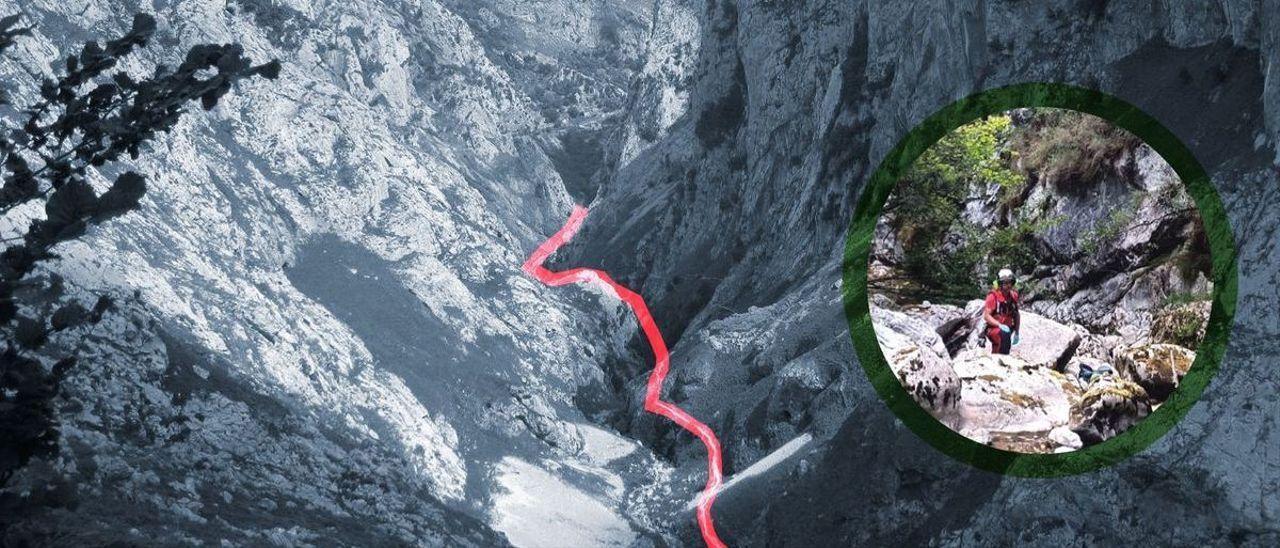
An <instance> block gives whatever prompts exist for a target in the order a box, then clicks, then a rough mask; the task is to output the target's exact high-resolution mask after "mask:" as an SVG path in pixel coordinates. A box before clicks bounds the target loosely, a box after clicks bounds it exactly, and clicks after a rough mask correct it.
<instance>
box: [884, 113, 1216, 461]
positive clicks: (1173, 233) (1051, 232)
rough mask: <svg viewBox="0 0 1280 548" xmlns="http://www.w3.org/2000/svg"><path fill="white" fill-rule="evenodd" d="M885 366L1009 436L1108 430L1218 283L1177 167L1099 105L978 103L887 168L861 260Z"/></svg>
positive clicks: (1204, 314)
mask: <svg viewBox="0 0 1280 548" xmlns="http://www.w3.org/2000/svg"><path fill="white" fill-rule="evenodd" d="M867 271H868V279H867V283H868V291H869V294H870V306H871V318H872V323H873V325H874V328H875V332H876V340H877V342H878V343H879V344H880V347H881V351H882V352H883V353H884V356H885V359H886V360H888V363H889V367H890V368H891V369H892V370H893V372H894V373H895V375H896V377H897V378H898V381H899V382H900V383H901V384H902V386H903V388H904V389H906V390H907V391H908V392H909V393H910V394H911V396H912V398H914V399H915V401H916V402H917V403H918V404H920V405H921V406H922V407H924V408H925V409H926V410H927V411H929V412H930V413H931V414H932V415H933V416H934V417H935V418H937V419H938V420H939V421H941V422H942V423H943V424H945V425H947V426H949V427H951V428H952V429H954V430H956V431H957V432H959V433H960V434H962V435H964V436H965V437H967V438H969V439H972V440H974V441H976V442H979V443H982V444H986V445H989V446H991V447H995V448H998V449H1003V450H1006V451H1014V452H1019V453H1060V452H1066V451H1075V450H1078V449H1081V448H1083V447H1086V446H1089V445H1094V444H1097V443H1101V442H1103V441H1105V440H1107V439H1110V438H1113V437H1115V436H1116V435H1118V434H1120V433H1122V432H1124V431H1125V430H1127V429H1129V428H1130V427H1132V426H1133V425H1135V424H1137V423H1138V422H1139V421H1142V420H1143V419H1145V418H1147V416H1148V415H1150V414H1151V412H1152V411H1153V410H1155V409H1158V408H1159V407H1160V405H1161V404H1162V403H1163V402H1164V401H1165V399H1166V398H1168V396H1169V395H1170V394H1172V393H1173V391H1174V390H1175V389H1176V388H1177V387H1178V383H1179V381H1181V380H1182V378H1183V377H1184V376H1185V375H1186V373H1187V371H1188V370H1189V369H1190V368H1191V364H1192V363H1193V362H1194V361H1195V357H1196V349H1197V348H1198V346H1199V344H1200V341H1201V339H1202V338H1203V337H1204V331H1205V327H1206V325H1207V323H1208V319H1209V310H1210V305H1211V302H1210V300H1211V298H1212V295H1213V283H1212V282H1211V281H1210V280H1211V276H1212V260H1211V256H1210V251H1209V246H1208V240H1207V238H1206V235H1205V230H1204V223H1203V222H1202V220H1201V218H1200V214H1199V210H1198V209H1197V208H1196V205H1195V202H1194V201H1192V199H1191V197H1190V195H1189V194H1188V193H1187V189H1186V186H1185V185H1184V184H1183V182H1182V181H1181V179H1179V177H1178V174H1177V173H1176V172H1175V171H1174V170H1173V168H1172V167H1171V166H1170V165H1169V164H1168V162H1166V161H1165V160H1164V159H1163V158H1161V157H1160V155H1159V154H1158V153H1157V152H1156V151H1155V150H1153V149H1152V148H1151V147H1150V146H1148V145H1147V144H1145V143H1143V142H1142V140H1141V139H1139V138H1137V137H1136V136H1134V135H1133V134H1132V133H1129V132H1128V131H1125V130H1124V129H1121V128H1118V127H1116V126H1115V125H1113V124H1111V123H1110V122H1108V121H1106V120H1105V119H1102V118H1099V117H1097V116H1093V115H1090V114H1085V113H1082V112H1078V111H1074V110H1066V109H1056V108H1022V109H1015V110H1009V111H1005V112H1001V113H997V114H992V115H989V116H985V117H983V118H980V119H977V120H974V121H972V122H969V123H968V124H965V125H963V126H961V127H958V128H956V129H954V130H952V131H951V132H950V133H948V134H946V135H945V136H944V137H942V139H940V140H938V141H937V142H936V143H934V144H933V145H931V146H930V147H929V148H927V149H925V151H924V152H923V153H922V154H921V155H920V156H919V157H918V158H916V160H915V162H913V163H912V164H911V166H910V167H909V168H908V169H907V170H906V172H905V173H903V174H902V176H901V177H900V178H899V180H898V181H897V183H896V185H895V186H894V189H893V191H892V192H891V193H890V194H889V198H888V201H887V202H886V203H885V206H884V208H883V210H882V212H881V215H880V219H879V221H878V222H877V224H876V229H875V237H874V239H873V240H872V245H871V254H870V258H869V262H868V265H867Z"/></svg>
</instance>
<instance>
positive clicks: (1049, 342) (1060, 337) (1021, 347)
mask: <svg viewBox="0 0 1280 548" xmlns="http://www.w3.org/2000/svg"><path fill="white" fill-rule="evenodd" d="M1018 337H1019V341H1018V344H1017V345H1016V346H1014V347H1013V348H1012V350H1011V351H1010V352H1009V353H1010V354H1011V355H1013V356H1014V357H1017V358H1021V359H1022V360H1024V361H1026V362H1028V363H1031V364H1037V365H1049V366H1052V367H1053V368H1054V369H1057V370H1059V371H1061V370H1062V368H1063V367H1064V366H1066V365H1067V362H1068V361H1070V360H1071V357H1072V356H1074V355H1075V351H1076V348H1077V347H1078V346H1080V334H1079V333H1076V332H1075V331H1074V330H1073V329H1071V328H1070V327H1067V326H1066V325H1063V324H1060V323H1058V322H1055V321H1053V320H1050V319H1049V318H1046V317H1044V316H1041V315H1039V314H1036V313H1034V312H1026V311H1023V312H1022V325H1021V328H1020V329H1019V334H1018Z"/></svg>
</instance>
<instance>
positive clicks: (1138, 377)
mask: <svg viewBox="0 0 1280 548" xmlns="http://www.w3.org/2000/svg"><path fill="white" fill-rule="evenodd" d="M1115 355H1116V356H1115V364H1116V370H1117V371H1119V373H1120V374H1121V375H1123V376H1124V377H1125V378H1126V379H1129V380H1131V381H1133V382H1136V383H1138V384H1139V385H1140V386H1142V388H1143V389H1145V390H1146V392H1147V395H1148V396H1150V397H1151V398H1152V399H1153V400H1155V401H1158V402H1159V401H1164V400H1165V398H1168V397H1169V394H1171V393H1172V392H1173V391H1174V389H1176V388H1177V387H1178V383H1180V382H1182V377H1183V376H1184V375H1186V374H1187V370H1188V369H1191V364H1192V362H1194V361H1195V359H1196V353H1195V352H1193V351H1191V350H1188V349H1186V348H1183V347H1181V346H1178V345H1174V344H1164V343H1155V344H1145V345H1139V346H1132V347H1122V348H1118V349H1117V350H1116V352H1115Z"/></svg>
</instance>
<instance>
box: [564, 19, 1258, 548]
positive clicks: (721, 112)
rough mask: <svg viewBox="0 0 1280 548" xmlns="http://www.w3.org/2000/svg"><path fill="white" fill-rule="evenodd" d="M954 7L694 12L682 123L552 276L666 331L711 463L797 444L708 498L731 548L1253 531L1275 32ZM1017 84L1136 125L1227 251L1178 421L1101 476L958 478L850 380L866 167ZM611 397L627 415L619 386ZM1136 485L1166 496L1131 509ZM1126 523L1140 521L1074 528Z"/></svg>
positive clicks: (616, 185) (607, 203)
mask: <svg viewBox="0 0 1280 548" xmlns="http://www.w3.org/2000/svg"><path fill="white" fill-rule="evenodd" d="M962 4H963V5H956V4H955V3H944V2H916V3H897V4H892V5H889V4H876V5H869V4H867V3H863V2H823V1H818V2H805V3H800V4H787V5H785V6H784V5H782V4H777V3H754V2H733V1H721V2H706V3H700V4H695V8H696V10H697V12H698V14H699V18H700V20H701V21H702V30H701V33H700V35H699V38H698V41H697V42H698V44H699V45H700V49H699V54H698V56H697V61H696V64H695V65H694V66H692V67H690V68H689V69H688V70H687V71H686V72H684V73H681V74H679V75H676V76H671V77H667V79H666V80H665V81H666V82H680V83H685V82H688V84H687V85H688V89H689V90H690V95H689V98H688V112H687V113H686V115H685V116H684V117H683V118H681V119H679V120H677V121H676V123H674V124H672V125H671V126H669V127H666V128H665V129H664V134H665V136H661V137H658V138H655V139H654V140H652V141H651V142H648V143H646V146H644V147H642V148H641V151H640V152H639V153H637V154H636V155H635V156H634V158H633V159H631V160H630V162H624V163H622V164H620V165H619V166H618V169H617V171H616V172H615V173H614V174H613V175H612V178H611V179H609V180H608V181H607V183H606V186H605V187H604V188H602V190H601V194H600V196H599V198H598V199H597V203H596V205H595V211H596V214H595V217H594V218H593V219H592V220H591V221H589V222H588V225H587V229H586V232H585V235H584V236H585V238H586V240H587V241H588V243H587V244H585V245H583V246H582V247H581V248H580V249H579V250H578V252H577V253H576V255H575V257H574V260H575V261H582V262H591V263H595V264H602V265H605V266H607V267H609V268H610V269H611V270H612V271H614V272H616V273H618V274H620V275H621V277H622V278H623V279H626V280H627V281H629V282H631V283H633V284H634V286H636V287H639V288H641V289H642V291H643V292H644V293H645V294H646V295H647V296H648V297H649V299H650V303H651V305H653V307H654V308H655V310H656V312H657V313H658V314H659V315H660V316H661V317H663V318H665V319H666V321H667V322H668V323H670V324H671V325H672V327H671V328H670V333H669V334H670V335H671V336H672V337H673V338H678V343H677V344H676V346H675V353H674V356H675V357H674V360H675V361H674V362H673V369H674V370H676V371H678V372H682V373H680V378H679V379H678V383H679V384H680V386H679V387H678V388H675V389H673V393H675V394H678V395H679V397H677V398H676V399H677V401H681V402H682V404H683V405H686V406H687V407H688V408H690V409H692V410H695V414H700V415H701V416H703V417H707V418H708V419H709V420H710V421H711V422H712V423H713V424H715V425H716V426H717V431H718V432H723V433H724V434H723V435H724V436H725V437H726V438H728V441H727V443H726V444H727V445H728V446H729V447H730V449H731V454H730V462H732V463H733V465H734V466H740V465H741V464H747V463H750V462H752V461H753V460H755V459H757V458H759V456H761V455H765V454H768V453H769V452H770V451H773V450H775V449H777V448H779V447H780V446H782V444H785V443H786V442H787V441H789V439H790V436H793V435H796V434H798V433H800V432H807V433H812V434H814V435H815V438H814V441H812V442H809V443H808V445H806V449H805V450H804V451H802V452H800V453H798V454H797V456H795V457H794V458H793V459H791V460H790V461H788V462H790V463H792V464H794V465H795V466H794V467H793V468H792V469H791V471H790V472H779V473H778V474H777V477H776V478H775V479H774V480H771V481H773V483H772V484H771V486H770V487H769V488H768V491H769V492H771V493H774V495H773V496H771V497H768V498H767V499H764V500H759V499H754V498H752V497H751V496H749V495H746V494H744V495H743V496H742V497H741V498H738V497H736V496H735V494H734V493H733V492H732V491H730V492H728V493H726V494H725V495H724V497H723V498H722V499H721V500H722V501H723V502H721V504H722V510H721V514H720V516H721V519H722V520H723V522H724V523H725V526H724V527H725V529H726V530H729V531H732V533H731V536H730V538H732V539H733V540H735V541H737V542H739V543H743V544H749V545H751V544H759V545H764V544H772V545H777V544H796V545H800V544H804V543H806V542H811V541H817V540H818V539H831V538H836V539H842V541H844V542H850V543H856V542H876V541H880V542H884V541H888V540H890V539H892V540H893V541H895V542H901V541H902V540H903V539H908V540H909V541H910V540H918V541H928V540H932V541H938V542H979V541H980V542H996V543H1001V542H1015V541H1041V542H1052V541H1054V540H1055V539H1057V540H1063V539H1073V538H1093V539H1103V538H1106V539H1111V540H1118V541H1120V542H1126V541H1129V542H1132V541H1137V540H1138V539H1143V538H1153V537H1154V538H1165V539H1170V540H1174V541H1177V542H1193V541H1195V540H1196V539H1211V538H1217V537H1221V535H1224V534H1229V535H1234V536H1233V537H1232V538H1237V539H1241V540H1244V539H1250V540H1253V541H1256V542H1265V539H1268V538H1274V536H1275V534H1276V532H1275V530H1274V526H1273V525H1270V524H1269V522H1270V520H1271V519H1272V518H1274V511H1273V510H1271V508H1273V507H1274V506H1275V505H1276V494H1275V492H1276V491H1275V489H1273V488H1270V487H1268V488H1264V490H1263V492H1264V493H1266V494H1263V495H1261V498H1260V499H1259V498H1257V497H1256V496H1255V495H1256V494H1257V490H1256V486H1257V485H1259V484H1263V485H1271V486H1274V485H1275V483H1276V481H1277V479H1276V478H1277V476H1278V475H1280V470H1278V469H1277V468H1276V467H1275V466H1274V465H1272V464H1270V463H1269V460H1268V459H1269V456H1270V455H1271V454H1272V453H1273V451H1272V450H1271V449H1268V448H1267V447H1269V446H1274V445H1275V442H1276V439H1275V436H1274V435H1272V434H1270V433H1269V432H1272V431H1273V430H1274V428H1273V424H1274V415H1275V411H1276V404H1275V402H1274V401H1273V400H1272V399H1268V398H1264V400H1261V401H1259V400H1257V399H1256V397H1255V396H1245V394H1256V392H1255V391H1254V390H1253V388H1251V387H1252V386H1256V385H1258V384H1259V383H1262V384H1267V383H1274V382H1275V379H1276V373H1275V370H1274V368H1271V367H1269V366H1267V365H1265V364H1266V363H1267V361H1268V359H1269V358H1268V357H1269V356H1272V355H1273V354H1274V353H1275V352H1276V349H1275V348H1273V346H1274V345H1271V344H1270V343H1267V342H1264V341H1265V340H1268V339H1269V338H1270V336H1269V335H1267V334H1270V333H1273V332H1274V331H1276V329H1277V324H1276V321H1275V320H1274V319H1273V318H1272V317H1271V312H1270V309H1271V308H1272V307H1273V306H1274V304H1275V298H1274V297H1275V295H1274V289H1273V288H1274V287H1275V283H1276V274H1275V270H1276V269H1275V267H1274V266H1273V265H1269V264H1267V260H1266V257H1267V256H1268V255H1269V253H1270V252H1269V250H1270V249H1271V248H1272V247H1274V238H1275V233H1274V230H1275V228H1274V226H1275V224H1276V220H1277V217H1278V216H1280V212H1277V211H1276V209H1275V208H1274V207H1273V206H1272V205H1271V204H1270V200H1272V199H1273V198H1275V197H1276V187H1275V185H1274V184H1271V183H1272V182H1273V179H1274V174H1273V169H1274V168H1273V165H1274V164H1273V162H1274V159H1275V158H1276V152H1277V149H1276V147H1275V143H1276V136H1277V135H1280V133H1278V131H1280V109H1277V106H1276V105H1277V102H1276V101H1277V99H1276V93H1275V90H1274V89H1273V88H1274V82H1271V81H1270V80H1269V79H1267V77H1266V71H1265V67H1266V66H1269V65H1271V64H1273V63H1275V62H1276V59H1275V55H1277V53H1276V52H1277V49H1276V48H1275V44H1276V39H1277V30H1276V28H1277V24H1278V23H1280V21H1278V20H1277V17H1280V13H1277V12H1276V11H1275V10H1274V8H1273V7H1272V6H1263V5H1261V4H1256V3H1250V2H1219V3H1215V4H1213V5H1212V6H1211V7H1207V8H1204V9H1196V10H1190V9H1182V8H1180V7H1178V6H1174V5H1172V4H1170V3H1156V4H1141V3H1118V2H1105V3H1070V2H1067V3H1048V4H1045V3H1039V4H1029V3H1009V2H994V1H987V2H974V3H962ZM655 80H661V78H660V77H657V76H651V75H646V76H642V78H641V82H643V83H644V85H646V86H656V85H659V84H656V83H654V81H655ZM1027 81H1056V82H1065V83H1072V84H1077V85H1084V86H1088V87H1094V88H1097V89H1101V90H1103V91H1105V92H1108V93H1112V94H1115V95H1118V96H1120V97H1121V98H1123V99H1125V100H1127V101H1130V102H1132V103H1134V104H1136V105H1138V106H1139V107H1140V108H1142V109H1143V110H1145V111H1146V112H1148V113H1150V114H1152V115H1153V116H1155V117H1156V118H1157V119H1159V120H1160V121H1161V122H1162V123H1163V124H1165V125H1166V126H1167V127H1169V128H1170V129H1171V130H1172V131H1173V132H1174V133H1175V134H1177V135H1178V136H1179V137H1180V138H1181V139H1182V140H1183V141H1184V142H1185V143H1187V144H1188V146H1190V147H1191V149H1192V151H1193V152H1195V154H1196V155H1197V157H1198V158H1199V159H1200V161H1201V162H1202V163H1203V164H1204V165H1205V167H1206V168H1207V169H1208V170H1209V171H1210V175H1211V177H1212V178H1213V181H1214V183H1215V185H1216V186H1217V189H1218V191H1219V192H1220V193H1221V194H1222V197H1223V200H1224V202H1225V203H1226V206H1227V214H1228V216H1229V217H1230V219H1231V223H1232V225H1233V228H1234V230H1235V237H1236V239H1237V242H1238V244H1239V248H1240V252H1241V259H1240V265H1241V282H1242V284H1241V298H1240V301H1239V302H1240V305H1241V308H1240V309H1239V310H1238V312H1237V325H1236V331H1235V333H1234V337H1235V338H1234V339H1233V342H1232V346H1231V347H1230V349H1229V350H1228V351H1227V354H1226V358H1225V360H1224V370H1223V372H1222V374H1221V376H1219V377H1218V379H1217V380H1216V381H1215V382H1214V384H1213V385H1212V386H1211V387H1210V389H1209V392H1208V393H1207V394H1206V396H1205V398H1204V400H1202V402H1201V403H1200V404H1199V405H1198V406H1197V407H1196V408H1195V409H1193V410H1192V411H1191V413H1190V415H1189V416H1188V417H1187V418H1186V420H1185V423H1184V424H1183V425H1182V426H1180V427H1179V428H1175V429H1174V431H1173V432H1171V433H1170V434H1169V435H1168V436H1167V437H1166V438H1165V439H1163V440H1162V441H1160V442H1159V443H1157V444H1156V445H1155V446H1154V447H1153V448H1151V449H1149V450H1147V451H1146V452H1144V453H1143V454H1141V455H1139V456H1137V457H1135V458H1133V459H1131V460H1130V461H1127V462H1125V463H1122V464H1120V465H1117V466H1116V467H1114V468H1112V469H1110V470H1108V471H1103V472H1098V473H1093V474H1086V475H1082V476H1078V477H1073V478H1065V479H1059V480H1049V481H1045V480H1033V481H1028V480H1019V479H1012V478H1002V477H998V476H993V475H989V474H986V473H981V472H976V471H974V470H972V469H970V468H968V467H966V466H964V465H960V464H957V463H955V462H952V461H950V460H949V459H948V458H947V457H945V456H943V455H941V454H939V453H937V452H935V451H933V450H932V449H930V448H929V447H928V446H926V445H925V444H924V443H923V442H921V441H920V440H918V439H915V438H914V436H913V435H912V434H910V433H909V432H907V431H906V430H904V429H902V428H901V427H900V426H899V425H898V424H897V423H896V420H895V419H894V418H893V416H892V415H891V414H890V413H889V412H888V411H887V410H886V409H885V408H884V407H883V406H882V405H880V403H879V401H878V398H877V397H876V396H875V394H874V392H873V391H872V390H871V389H870V387H869V386H868V384H867V383H866V381H865V379H864V377H863V375H862V373H861V371H860V368H859V367H858V365H857V361H856V357H855V356H854V353H853V351H852V348H851V347H850V344H849V343H848V340H847V334H846V332H845V329H846V326H845V324H844V323H843V319H842V318H841V311H840V308H839V282H838V280H839V255H840V250H841V249H842V243H843V242H842V237H843V235H844V230H845V224H846V223H847V221H848V220H849V219H850V217H851V215H852V203H853V202H854V200H855V198H856V197H857V195H858V191H859V189H860V188H861V186H862V184H863V183H864V181H865V179H866V177H867V175H868V173H869V171H870V170H871V169H872V168H874V166H875V163H876V162H878V161H879V159H880V158H882V157H883V155H884V154H885V153H886V151H887V150H888V149H889V148H890V147H891V146H892V145H893V144H894V143H895V141H896V140H897V139H899V138H900V137H901V136H903V135H904V134H905V133H906V131H908V130H909V129H910V128H911V126H912V125H913V124H915V123H918V122H919V121H921V120H922V119H924V117H926V116H927V115H929V114H930V113H932V112H934V111H935V110H937V109H939V108H941V107H942V106H944V105H946V104H947V103H949V102H951V101H953V100H955V99H958V98H960V97H962V96H964V95H967V94H969V93H971V92H974V91H978V90H981V89H987V88H992V87H996V86H1000V85H1004V84H1011V83H1018V82H1027ZM672 85H674V84H672ZM1228 105H1229V106H1228ZM633 148H635V147H633ZM677 244H678V245H677ZM622 250H626V251H625V253H620V251H622ZM1246 339H1247V340H1246ZM1226 368H1229V369H1230V371H1227V369H1226ZM797 370H804V371H808V372H810V374H809V375H807V376H805V377H803V378H804V379H806V380H805V381H799V380H797V378H798V377H797V376H796V375H795V373H794V372H795V371H797ZM621 376H622V377H624V378H629V375H628V374H623V375H621ZM627 390H628V391H629V393H630V394H633V398H632V400H633V402H634V403H633V404H632V406H631V409H630V413H631V415H632V416H633V417H640V416H641V415H640V412H639V403H638V399H637V398H635V397H634V395H635V394H638V393H639V390H640V387H639V385H638V384H636V383H635V382H632V383H631V384H630V385H628V386H627ZM784 402H785V403H784ZM1264 402H1265V403H1264ZM641 420H643V419H641ZM632 432H634V433H636V435H639V436H641V437H645V438H647V439H654V440H657V443H660V444H662V443H665V444H671V445H674V446H676V447H678V448H680V450H678V451H677V454H678V459H677V461H678V462H681V463H685V464H686V465H688V466H694V465H696V463H697V461H698V459H700V458H701V454H700V451H699V448H698V447H697V446H696V445H693V444H688V443H683V442H680V441H679V439H678V438H675V439H671V438H670V437H669V436H667V437H665V438H664V435H663V433H662V432H661V431H659V432H654V431H652V430H651V429H649V428H648V427H646V426H644V425H643V424H641V425H639V426H634V427H633V428H632ZM1227 447H1243V448H1244V450H1243V453H1237V452H1236V450H1234V449H1227ZM739 463H741V464H739ZM1175 463H1176V464H1175ZM961 486H962V487H961ZM1206 486H1209V487H1206ZM1152 489H1158V490H1161V492H1166V493H1168V494H1169V495H1170V497H1169V498H1166V499H1164V502H1162V503H1160V504H1150V503H1149V502H1150V498H1149V493H1150V492H1151V490H1152ZM751 493H758V491H751ZM1030 493H1035V496H1034V497H1028V496H1027V495H1028V494H1030ZM1251 497H1252V498H1251ZM1139 505H1141V506H1145V507H1146V508H1147V510H1144V511H1143V513H1142V519H1141V520H1126V521H1125V522H1124V523H1123V524H1119V523H1114V522H1111V523H1108V524H1106V525H1102V524H1099V523H1097V521H1095V520H1090V519H1088V518H1086V517H1085V516H1089V515H1093V514H1095V512H1096V511H1097V509H1098V507H1099V506H1103V507H1114V506H1125V507H1131V506H1139ZM1156 507H1159V508H1160V509H1159V510H1156ZM1011 508H1012V510H1011ZM1206 508H1207V509H1210V510H1208V511H1206ZM1074 516H1078V517H1074ZM1182 521H1185V522H1186V523H1188V524H1190V526H1189V527H1178V528H1176V531H1177V532H1176V533H1173V532H1171V531H1174V528H1171V527H1167V525H1168V524H1170V523H1173V522H1182ZM1214 524H1220V525H1214ZM690 538H692V536H690Z"/></svg>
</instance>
